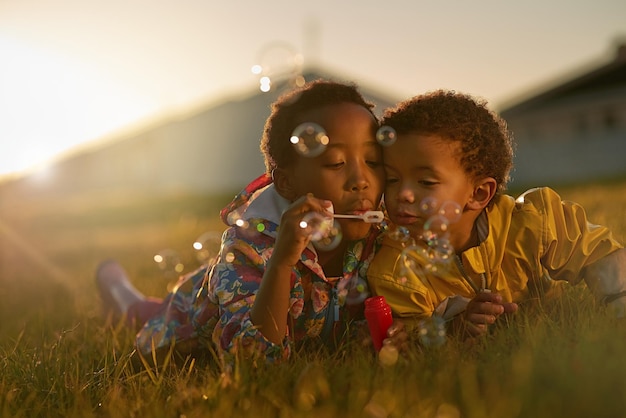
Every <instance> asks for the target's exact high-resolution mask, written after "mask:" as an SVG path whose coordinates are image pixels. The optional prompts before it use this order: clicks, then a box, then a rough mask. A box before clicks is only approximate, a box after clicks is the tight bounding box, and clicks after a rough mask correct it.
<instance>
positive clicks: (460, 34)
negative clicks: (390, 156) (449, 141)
mask: <svg viewBox="0 0 626 418" xmlns="http://www.w3.org/2000/svg"><path fill="white" fill-rule="evenodd" d="M619 42H626V1H624V0H594V1H590V0H587V1H581V0H549V1H546V0H525V1H507V0H475V1H467V0H464V1H452V0H450V1H439V2H434V1H422V0H386V1H384V2H383V1H373V0H343V1H337V0H316V1H310V2H298V1H293V0H267V1H258V0H256V1H253V0H238V1H231V2H221V1H220V2H218V1H212V0H180V1H176V2H174V1H171V0H131V1H129V0H106V1H105V0H37V1H36V0H0V177H1V176H4V175H7V174H13V175H14V174H16V173H22V172H25V171H28V170H30V169H32V168H33V167H39V166H42V165H45V162H46V161H48V160H50V159H51V158H54V157H58V156H59V155H63V154H65V153H68V152H75V151H76V150H77V149H81V148H85V147H88V146H93V145H94V144H98V143H102V142H103V141H106V140H107V139H108V138H112V137H114V136H115V135H118V134H120V133H122V132H124V131H127V130H129V129H133V128H134V127H138V126H142V124H146V123H149V122H150V121H154V120H157V118H159V117H171V116H172V115H176V114H182V113H184V112H188V111H193V109H194V108H199V107H200V106H205V105H207V104H210V103H214V102H215V103H218V102H219V101H220V100H226V99H227V98H228V97H233V96H236V95H238V94H245V93H253V92H254V91H256V89H257V88H258V87H259V75H255V74H253V73H252V71H251V68H252V66H253V65H254V64H262V65H263V66H264V67H265V68H266V73H264V74H269V75H270V76H271V75H273V74H276V72H280V71H290V70H292V69H294V68H295V64H294V62H298V60H302V62H303V65H304V67H306V66H307V65H313V64H314V65H315V66H317V67H321V68H324V69H326V70H329V71H331V72H336V73H337V74H339V75H341V76H342V77H344V78H348V79H350V80H353V81H355V82H357V83H358V84H359V85H361V86H367V87H368V88H370V89H372V90H374V91H377V92H380V93H381V94H385V95H387V96H389V97H390V98H398V99H404V98H408V97H411V96H413V95H416V94H419V93H422V92H425V91H430V90H434V89H439V88H446V89H454V90H457V91H462V92H464V93H470V94H472V95H475V96H479V97H481V98H484V99H486V100H488V102H489V103H490V105H491V107H493V108H494V109H496V110H500V109H502V108H504V107H506V106H507V105H510V104H513V103H515V102H516V101H517V100H520V99H522V98H524V97H529V96H530V95H532V94H533V93H537V92H539V91H541V89H542V88H547V87H549V86H551V85H555V84H556V83H558V82H561V81H563V80H565V79H567V78H568V77H573V76H574V75H576V74H582V73H583V72H584V71H585V70H589V69H591V68H594V66H598V65H602V64H604V63H607V62H609V61H610V60H611V59H612V57H613V55H614V53H615V49H616V46H617V44H618V43H619ZM262 75H263V74H262ZM244 117H245V116H244Z"/></svg>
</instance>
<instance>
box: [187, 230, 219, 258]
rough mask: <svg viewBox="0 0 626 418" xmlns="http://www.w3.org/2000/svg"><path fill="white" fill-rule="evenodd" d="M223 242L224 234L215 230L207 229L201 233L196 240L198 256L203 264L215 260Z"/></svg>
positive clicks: (195, 248) (194, 243)
mask: <svg viewBox="0 0 626 418" xmlns="http://www.w3.org/2000/svg"><path fill="white" fill-rule="evenodd" d="M221 244H222V234H220V233H219V232H215V231H207V232H205V233H203V234H202V235H200V236H199V237H198V238H197V239H196V240H195V241H194V242H193V248H194V250H196V258H197V259H198V261H199V262H200V263H202V264H210V263H212V262H213V261H215V258H216V257H217V255H218V254H219V251H220V247H221Z"/></svg>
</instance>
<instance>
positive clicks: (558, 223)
mask: <svg viewBox="0 0 626 418" xmlns="http://www.w3.org/2000/svg"><path fill="white" fill-rule="evenodd" d="M520 199H523V201H524V203H529V204H532V205H534V207H535V209H536V210H538V211H539V212H540V214H541V216H542V217H543V223H542V230H541V234H542V237H541V247H542V248H541V249H540V257H541V263H542V265H543V266H544V267H545V268H546V269H547V270H548V272H549V274H550V276H551V277H552V278H553V279H555V280H566V281H568V282H570V283H572V284H576V283H578V282H580V281H581V280H582V279H583V278H584V279H585V281H586V282H587V285H588V286H589V288H590V289H591V290H592V291H593V292H594V294H595V295H596V296H597V297H599V298H603V297H605V296H606V295H607V294H611V293H615V292H619V291H622V290H626V284H625V283H622V281H626V277H620V276H619V274H616V273H617V272H616V269H615V265H614V262H612V261H609V260H613V259H618V260H619V258H618V257H616V256H615V255H613V256H612V257H610V258H608V256H609V255H610V254H613V253H615V252H616V251H618V250H620V248H622V245H621V244H620V243H619V242H618V241H617V240H616V239H615V238H614V237H613V235H612V233H611V231H610V230H609V228H607V227H605V226H601V225H596V224H593V223H591V222H590V221H589V220H588V219H587V214H586V212H585V210H584V208H583V207H582V206H581V205H579V204H577V203H574V202H569V201H564V200H562V199H561V197H560V196H559V195H558V194H557V193H556V192H554V191H553V190H551V189H549V188H542V189H535V190H532V191H529V192H527V193H526V194H524V195H522V197H521V198H520ZM518 200H519V199H518ZM620 252H621V251H620ZM621 258H622V259H623V257H621ZM607 261H609V262H608V263H607ZM622 264H623V260H622ZM601 265H603V266H604V265H609V266H611V268H608V267H606V268H603V269H602V271H604V272H605V273H599V274H593V271H594V269H593V267H592V266H601ZM595 270H596V273H597V270H598V269H597V268H596V269H595ZM611 270H612V272H611ZM622 270H623V269H622ZM586 272H587V273H588V274H586ZM622 273H624V271H622Z"/></svg>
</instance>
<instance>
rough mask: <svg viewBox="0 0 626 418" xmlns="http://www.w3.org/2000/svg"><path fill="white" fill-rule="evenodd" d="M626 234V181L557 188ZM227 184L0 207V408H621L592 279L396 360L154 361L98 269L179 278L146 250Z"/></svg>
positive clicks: (331, 411)
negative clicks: (104, 289) (198, 191)
mask: <svg viewBox="0 0 626 418" xmlns="http://www.w3.org/2000/svg"><path fill="white" fill-rule="evenodd" d="M559 192H560V193H561V195H562V196H563V197H564V198H566V199H570V200H574V201H577V202H579V203H581V204H583V205H584V206H585V207H586V208H587V210H588V214H589V217H590V219H591V220H593V221H594V222H595V223H600V224H606V225H608V226H610V227H611V228H612V229H613V230H614V231H615V234H616V236H617V238H618V239H619V240H621V241H622V242H624V241H625V238H626V220H625V219H624V213H625V212H626V210H625V209H626V182H613V183H610V184H590V185H584V186H579V187H568V188H563V189H559ZM229 199H230V196H219V197H213V198H209V197H206V196H175V197H171V198H160V199H151V200H138V199H133V198H128V197H126V198H119V199H107V200H105V201H99V202H94V200H93V199H81V200H78V199H76V200H72V201H63V202H54V201H47V202H38V203H37V204H34V202H21V203H15V204H12V205H11V207H8V206H2V205H1V204H0V319H1V321H0V416H1V417H29V418H30V417H39V416H41V417H92V416H93V417H142V418H144V417H200V416H203V417H204V416H249V417H256V416H270V417H274V416H275V417H317V416H324V417H334V416H341V417H439V418H444V417H446V418H447V417H449V418H453V417H460V416H463V417H470V418H471V417H502V416H507V417H555V416H568V417H589V416H594V417H620V416H626V408H625V407H626V387H625V386H624V385H623V376H625V375H626V362H624V361H623V353H624V352H626V338H624V335H625V333H624V331H626V324H624V323H622V322H620V321H618V320H615V319H613V318H610V317H609V316H608V315H607V314H606V312H604V311H603V310H602V309H600V308H599V307H598V306H596V305H595V304H594V302H593V300H592V299H591V298H590V296H589V294H588V292H587V290H586V289H585V288H584V286H576V287H572V288H571V289H569V290H568V292H566V294H565V295H564V296H563V298H562V299H559V300H558V301H556V302H552V303H550V304H544V305H543V306H542V305H538V306H534V307H532V308H529V309H528V310H526V311H524V312H520V313H519V314H518V315H516V317H515V318H514V319H513V320H512V321H511V323H509V324H508V326H503V327H501V328H500V329H498V330H497V332H494V333H493V334H491V335H490V336H488V337H487V338H485V339H484V340H481V341H480V342H478V343H477V344H474V345H465V344H461V343H457V342H451V343H449V344H448V345H446V346H444V347H440V348H438V349H419V350H418V349H416V350H415V351H414V352H412V353H411V354H410V355H409V356H408V357H407V358H405V359H400V361H399V362H398V363H397V364H396V365H395V366H387V367H386V366H383V365H381V364H379V363H378V362H377V360H376V358H375V357H374V356H373V355H372V353H371V352H370V351H369V350H366V349H364V348H362V347H359V346H347V347H345V349H344V350H342V351H340V352H338V353H333V354H328V353H324V352H319V351H312V352H301V353H296V355H295V356H294V358H293V359H292V361H290V362H289V363H286V364H282V365H277V366H276V365H274V366H266V365H260V366H259V367H257V368H254V367H251V366H250V365H246V364H242V365H241V366H240V367H238V368H237V369H236V371H235V373H234V374H232V375H225V374H223V373H222V371H221V370H220V368H219V367H218V366H217V365H216V364H215V363H214V362H212V361H211V358H210V356H208V358H207V359H201V358H199V359H190V358H187V359H178V361H177V363H176V365H173V364H163V363H162V364H159V365H158V367H156V368H154V369H152V368H145V367H143V366H142V364H141V363H140V362H139V363H138V362H137V361H136V360H133V357H132V356H131V355H132V353H133V335H131V333H130V332H129V331H127V330H126V329H124V328H122V327H118V326H115V325H112V324H107V323H106V322H105V321H104V320H103V319H102V318H101V315H100V305H99V300H98V297H97V293H96V289H95V286H94V282H93V273H94V270H95V267H96V265H97V263H98V262H99V261H101V260H102V259H103V258H107V257H114V258H116V259H118V260H120V261H121V262H122V264H123V265H124V266H125V267H126V268H127V269H128V271H129V274H130V275H131V277H132V278H133V281H134V282H135V284H136V285H137V287H138V288H140V290H142V291H144V292H146V293H149V294H155V295H164V294H165V292H166V290H165V289H166V287H167V284H168V283H169V282H170V281H171V280H172V277H171V276H168V275H167V274H165V273H164V272H163V271H161V270H160V269H159V268H158V266H157V265H156V263H155V262H154V261H153V259H152V257H153V255H154V254H155V253H157V252H158V251H160V250H162V249H164V248H170V249H172V250H175V251H177V252H178V253H179V254H180V257H181V261H182V263H183V264H184V265H185V271H190V270H192V269H193V268H195V267H196V266H197V265H198V264H199V262H198V260H196V258H195V254H194V252H193V249H192V247H191V243H192V242H193V240H194V239H195V238H197V237H198V236H199V235H200V234H202V233H203V232H205V231H221V229H222V226H221V223H220V221H219V219H218V217H217V216H215V215H214V214H217V212H218V210H219V208H220V207H222V206H223V205H224V204H225V203H226V202H227V201H228V200H229Z"/></svg>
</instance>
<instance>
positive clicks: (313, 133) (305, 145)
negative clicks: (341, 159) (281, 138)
mask: <svg viewBox="0 0 626 418" xmlns="http://www.w3.org/2000/svg"><path fill="white" fill-rule="evenodd" d="M289 141H290V142H291V143H292V144H293V146H294V148H295V149H296V151H297V152H298V154H300V155H303V156H305V157H317V156H318V155H320V154H321V153H323V152H324V150H325V149H326V145H328V142H329V141H330V140H329V138H328V135H326V131H325V130H324V128H322V127H321V126H320V125H318V124H317V123H313V122H305V123H301V124H300V125H298V126H296V128H295V129H294V130H293V132H292V134H291V138H289Z"/></svg>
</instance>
